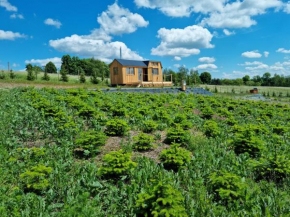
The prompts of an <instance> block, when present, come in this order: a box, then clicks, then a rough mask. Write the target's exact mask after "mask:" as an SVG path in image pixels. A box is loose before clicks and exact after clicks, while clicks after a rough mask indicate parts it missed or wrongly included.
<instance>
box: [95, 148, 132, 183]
mask: <svg viewBox="0 0 290 217" xmlns="http://www.w3.org/2000/svg"><path fill="white" fill-rule="evenodd" d="M131 155H132V154H131V153H126V152H124V151H123V150H122V149H121V150H119V151H112V152H110V153H109V154H106V155H105V156H104V157H103V165H102V166H101V168H100V169H99V171H98V174H99V175H100V176H102V177H107V178H109V177H111V178H119V177H120V176H124V175H129V174H130V172H131V171H132V170H133V169H134V168H135V167H136V166H137V164H136V163H135V162H133V161H132V160H131Z"/></svg>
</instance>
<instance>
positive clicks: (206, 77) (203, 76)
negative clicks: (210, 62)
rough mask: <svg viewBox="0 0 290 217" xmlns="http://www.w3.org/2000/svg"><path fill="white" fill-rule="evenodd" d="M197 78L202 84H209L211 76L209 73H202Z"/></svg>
mask: <svg viewBox="0 0 290 217" xmlns="http://www.w3.org/2000/svg"><path fill="white" fill-rule="evenodd" d="M199 77H200V80H201V82H202V83H203V84H209V83H210V82H211V74H210V73H209V72H203V73H201V74H200V76H199Z"/></svg>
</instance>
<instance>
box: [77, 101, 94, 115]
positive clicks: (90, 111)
mask: <svg viewBox="0 0 290 217" xmlns="http://www.w3.org/2000/svg"><path fill="white" fill-rule="evenodd" d="M77 114H78V115H79V116H81V117H86V118H91V117H94V116H95V115H96V110H95V109H94V108H93V107H91V106H89V105H86V104H84V105H82V107H81V108H80V110H79V112H78V113H77Z"/></svg>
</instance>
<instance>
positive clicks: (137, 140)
mask: <svg viewBox="0 0 290 217" xmlns="http://www.w3.org/2000/svg"><path fill="white" fill-rule="evenodd" d="M133 140H134V145H133V147H134V149H135V150H138V151H146V150H150V149H152V148H153V142H154V137H153V136H151V135H148V134H145V133H140V134H139V135H138V136H134V137H133Z"/></svg>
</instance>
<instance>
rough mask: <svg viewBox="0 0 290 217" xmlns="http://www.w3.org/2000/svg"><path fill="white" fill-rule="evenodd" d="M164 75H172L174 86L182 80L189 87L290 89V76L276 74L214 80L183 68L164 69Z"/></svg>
mask: <svg viewBox="0 0 290 217" xmlns="http://www.w3.org/2000/svg"><path fill="white" fill-rule="evenodd" d="M163 74H165V75H172V82H173V84H174V85H176V86H179V85H180V84H181V81H182V80H185V81H186V83H187V85H195V84H209V85H237V86H242V85H247V86H275V87H290V76H284V75H278V74H274V75H273V76H272V75H271V74H270V73H269V72H266V73H264V74H263V76H259V75H256V76H253V77H252V78H250V76H249V75H245V76H244V77H242V78H237V79H227V78H224V79H220V78H212V76H211V74H210V73H209V72H202V73H201V74H199V72H198V71H197V70H193V69H191V70H189V69H187V68H186V67H184V66H182V67H180V68H179V69H178V71H176V72H175V71H173V70H172V69H164V70H163Z"/></svg>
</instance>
